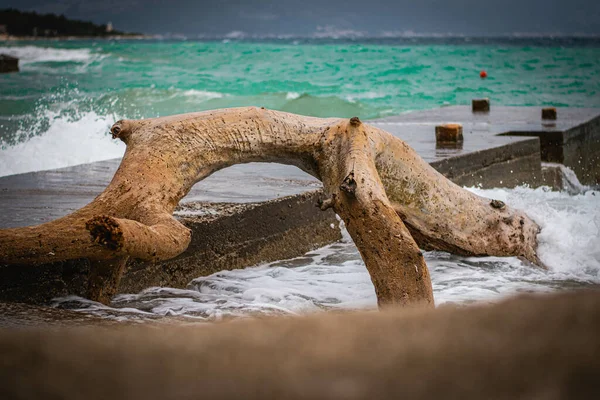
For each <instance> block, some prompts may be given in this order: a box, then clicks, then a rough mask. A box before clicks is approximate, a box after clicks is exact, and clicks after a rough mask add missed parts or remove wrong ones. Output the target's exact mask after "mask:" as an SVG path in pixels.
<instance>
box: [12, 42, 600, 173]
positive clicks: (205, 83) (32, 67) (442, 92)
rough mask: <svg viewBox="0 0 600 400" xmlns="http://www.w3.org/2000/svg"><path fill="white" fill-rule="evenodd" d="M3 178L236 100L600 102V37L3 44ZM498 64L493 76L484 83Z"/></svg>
mask: <svg viewBox="0 0 600 400" xmlns="http://www.w3.org/2000/svg"><path fill="white" fill-rule="evenodd" d="M0 53H6V54H10V55H14V56H17V57H19V58H20V60H21V62H20V66H21V72H20V73H18V74H2V75H0V176H3V175H10V174H15V173H20V172H27V171H32V170H40V169H49V168H56V167H61V166H67V165H75V164H79V163H85V162H90V161H96V160H101V159H108V158H114V157H118V156H120V155H121V154H122V153H123V151H124V147H123V146H121V145H120V144H118V143H116V142H113V141H111V140H109V139H108V137H107V136H108V128H109V127H110V125H112V123H114V122H115V121H116V120H118V119H121V118H142V117H156V116H163V115H170V114H178V113H184V112H191V111H200V110H208V109H214V108H222V107H235V106H248V105H255V106H265V107H268V108H272V109H277V110H283V111H289V112H294V113H299V114H305V115H313V116H320V117H329V116H337V117H351V116H359V117H360V118H361V119H369V118H376V117H384V116H389V115H395V114H398V113H402V112H407V111H411V110H419V109H427V108H436V107H441V106H445V105H457V104H470V101H471V99H472V98H474V97H489V98H490V99H491V101H492V103H493V104H496V105H515V106H542V105H554V106H570V107H600V39H593V38H590V39H566V38H559V39H531V38H530V39H518V38H506V39H469V38H430V39H426V38H395V39H394V38H392V39H368V38H362V39H360V41H357V40H341V39H340V40H333V39H328V38H323V39H293V38H290V39H279V40H278V39H270V40H263V41H252V40H235V39H224V40H213V41H190V40H187V41H186V40H179V41H168V40H142V41H104V40H98V41H90V40H86V41H47V42H44V41H36V42H4V43H2V42H0ZM482 69H483V70H486V71H487V72H488V76H489V77H488V78H487V79H486V80H482V79H480V78H479V71H480V70H482Z"/></svg>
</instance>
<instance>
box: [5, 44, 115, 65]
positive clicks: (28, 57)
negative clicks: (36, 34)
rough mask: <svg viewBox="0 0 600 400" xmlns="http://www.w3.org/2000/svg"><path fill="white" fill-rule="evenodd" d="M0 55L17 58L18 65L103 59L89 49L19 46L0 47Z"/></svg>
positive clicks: (84, 61) (83, 61)
mask: <svg viewBox="0 0 600 400" xmlns="http://www.w3.org/2000/svg"><path fill="white" fill-rule="evenodd" d="M0 53H4V54H8V55H10V56H13V57H18V58H19V63H20V64H31V63H36V62H65V61H72V62H80V63H86V62H89V61H92V60H95V59H99V58H101V57H103V55H101V54H97V53H93V52H92V51H91V49H57V48H53V47H38V46H19V47H0Z"/></svg>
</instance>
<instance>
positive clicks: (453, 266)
mask: <svg viewBox="0 0 600 400" xmlns="http://www.w3.org/2000/svg"><path fill="white" fill-rule="evenodd" d="M469 190H472V191H474V192H476V193H477V194H479V195H482V196H485V197H490V198H496V199H501V200H503V201H506V202H507V204H510V205H511V206H513V207H518V208H521V209H524V210H526V211H527V213H528V214H529V215H530V216H531V217H532V218H533V219H534V220H536V222H538V223H539V224H540V226H541V227H542V231H541V233H540V235H539V243H540V245H539V254H540V257H541V259H542V261H543V262H544V263H545V264H546V265H547V266H548V268H549V269H548V270H543V269H540V268H535V267H532V266H529V265H525V264H523V263H522V262H521V260H520V259H518V258H516V257H460V256H455V255H451V254H448V253H444V252H437V251H430V252H426V253H425V254H424V255H425V260H426V262H427V265H428V266H429V269H430V272H431V277H432V283H433V289H434V296H435V300H436V303H437V304H438V305H439V304H444V303H462V304H464V303H471V302H475V301H478V302H481V301H483V302H490V301H496V300H498V299H501V298H503V297H505V296H508V295H514V294H517V293H523V292H549V291H556V290H565V289H574V288H583V287H586V286H588V285H597V284H600V249H598V246H597V238H598V237H599V236H600V192H598V191H593V190H589V191H586V192H585V193H582V194H578V195H574V196H573V195H569V193H567V192H552V191H550V190H549V189H548V188H538V189H530V188H524V187H520V188H516V189H491V190H482V189H475V188H470V189H469ZM55 306H57V307H63V308H70V309H76V310H80V311H83V312H87V313H91V314H94V315H98V316H102V317H106V318H117V319H123V320H132V319H134V320H135V319H142V320H143V319H153V318H160V317H164V316H180V317H186V318H190V319H198V320H218V319H222V318H224V317H243V316H248V315H256V314H266V315H290V314H304V313H313V312H322V311H324V310H332V309H334V310H339V309H343V310H353V309H374V308H376V307H377V301H376V297H375V291H374V288H373V284H372V283H371V280H370V278H369V274H368V273H367V270H366V268H365V265H364V263H363V262H362V260H361V258H360V255H359V253H358V251H357V249H356V247H355V246H354V244H353V243H352V241H351V240H350V238H349V237H348V235H347V233H346V234H345V235H344V240H342V241H341V242H339V243H335V244H332V245H329V246H326V247H323V248H321V249H318V250H315V251H313V252H309V253H307V254H305V255H304V256H301V257H298V258H295V259H291V260H282V261H276V262H273V263H269V264H264V265H261V266H257V267H253V268H246V269H241V270H233V271H221V272H218V273H215V274H213V275H210V276H206V277H201V278H197V279H194V280H193V281H192V282H190V283H189V285H188V287H187V289H175V288H158V287H153V288H148V289H146V290H144V291H142V292H140V293H137V294H123V295H119V296H116V297H115V298H114V299H113V302H112V304H111V306H110V307H107V306H104V305H102V304H99V303H95V302H92V301H89V300H85V299H81V298H78V297H74V296H70V297H64V298H60V299H55Z"/></svg>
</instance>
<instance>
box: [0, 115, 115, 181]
mask: <svg viewBox="0 0 600 400" xmlns="http://www.w3.org/2000/svg"><path fill="white" fill-rule="evenodd" d="M46 116H47V117H48V119H49V127H48V129H47V130H46V131H45V132H44V133H43V134H41V135H39V136H33V137H31V138H30V139H29V140H27V141H24V142H20V143H16V144H14V145H7V144H5V143H0V145H1V147H0V176H6V175H14V174H21V173H25V172H31V171H42V170H47V169H54V168H62V167H69V166H73V165H78V164H85V163H90V162H94V161H101V160H108V159H111V158H119V157H122V156H123V153H124V151H125V145H124V144H123V143H121V142H120V141H114V140H112V139H111V137H110V135H109V133H108V132H109V129H110V127H111V126H112V124H114V123H115V121H116V117H115V116H103V115H98V114H96V113H95V112H93V111H90V112H84V113H81V114H80V115H78V117H77V118H76V119H74V118H72V117H69V116H65V115H62V116H59V115H57V114H56V113H53V112H51V111H46Z"/></svg>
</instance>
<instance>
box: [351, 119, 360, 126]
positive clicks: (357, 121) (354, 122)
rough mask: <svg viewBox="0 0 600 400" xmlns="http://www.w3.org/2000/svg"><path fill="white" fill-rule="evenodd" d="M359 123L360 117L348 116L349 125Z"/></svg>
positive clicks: (357, 124)
mask: <svg viewBox="0 0 600 400" xmlns="http://www.w3.org/2000/svg"><path fill="white" fill-rule="evenodd" d="M360 124H361V122H360V119H358V117H352V118H350V125H352V126H359V125H360Z"/></svg>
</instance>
